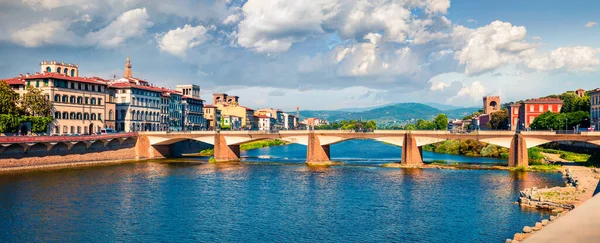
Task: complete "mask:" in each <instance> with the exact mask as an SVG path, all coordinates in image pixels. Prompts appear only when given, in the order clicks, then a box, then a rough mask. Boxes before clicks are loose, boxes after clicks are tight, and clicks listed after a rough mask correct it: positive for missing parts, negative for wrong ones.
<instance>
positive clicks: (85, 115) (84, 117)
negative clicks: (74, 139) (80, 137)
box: [83, 112, 90, 120]
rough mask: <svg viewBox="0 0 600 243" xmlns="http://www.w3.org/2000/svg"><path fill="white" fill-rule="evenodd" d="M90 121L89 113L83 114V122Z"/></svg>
mask: <svg viewBox="0 0 600 243" xmlns="http://www.w3.org/2000/svg"><path fill="white" fill-rule="evenodd" d="M89 119H90V114H89V113H87V112H86V113H83V120H89Z"/></svg>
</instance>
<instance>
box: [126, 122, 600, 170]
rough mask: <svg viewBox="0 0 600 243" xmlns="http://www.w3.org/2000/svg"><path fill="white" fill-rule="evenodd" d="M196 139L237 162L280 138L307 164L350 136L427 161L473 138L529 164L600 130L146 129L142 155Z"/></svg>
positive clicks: (594, 138) (598, 137)
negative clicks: (537, 154)
mask: <svg viewBox="0 0 600 243" xmlns="http://www.w3.org/2000/svg"><path fill="white" fill-rule="evenodd" d="M188 139H190V140H196V141H200V142H204V143H208V144H212V145H214V157H215V159H216V160H217V161H219V162H221V161H238V160H239V159H240V144H242V143H247V142H252V141H256V140H265V139H279V140H283V141H286V142H290V143H298V144H303V145H306V146H307V154H306V160H307V163H323V162H328V161H330V145H332V144H335V143H339V142H343V141H346V140H350V139H372V140H376V141H380V142H384V143H389V144H393V145H397V146H401V147H402V158H401V163H402V164H404V165H419V164H422V163H423V160H422V156H421V154H422V151H421V148H420V147H421V146H423V145H427V144H432V143H437V142H441V141H445V140H461V139H474V140H478V141H481V142H486V143H489V144H494V145H498V146H502V147H506V148H509V159H508V165H509V166H511V167H514V166H528V165H529V163H528V159H527V158H528V155H527V148H531V147H534V146H537V145H541V144H544V143H548V142H553V141H582V142H588V143H591V144H595V145H600V132H584V133H581V134H556V133H555V132H520V133H518V134H516V133H515V132H514V131H479V132H473V133H464V134H463V133H460V134H459V133H450V132H448V131H398V130H376V131H374V132H366V133H363V132H352V131H339V130H333V131H330V130H316V131H280V132H276V133H265V132H255V131H250V132H248V131H221V132H212V131H194V132H186V133H165V132H141V133H139V137H138V140H137V144H136V152H137V153H138V155H137V156H138V157H139V158H161V157H169V156H171V154H170V145H172V144H174V143H177V142H180V141H183V140H188Z"/></svg>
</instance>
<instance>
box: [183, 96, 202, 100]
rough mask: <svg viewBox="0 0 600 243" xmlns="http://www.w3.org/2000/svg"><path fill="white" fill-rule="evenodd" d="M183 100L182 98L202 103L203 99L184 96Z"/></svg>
mask: <svg viewBox="0 0 600 243" xmlns="http://www.w3.org/2000/svg"><path fill="white" fill-rule="evenodd" d="M183 98H184V99H191V100H200V101H204V100H203V99H200V98H194V97H192V96H189V95H184V96H183Z"/></svg>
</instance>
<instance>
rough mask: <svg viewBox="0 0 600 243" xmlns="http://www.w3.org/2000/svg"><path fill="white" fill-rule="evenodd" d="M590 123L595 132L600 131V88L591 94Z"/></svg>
mask: <svg viewBox="0 0 600 243" xmlns="http://www.w3.org/2000/svg"><path fill="white" fill-rule="evenodd" d="M590 119H591V120H590V122H591V125H592V127H594V130H596V131H598V129H600V88H596V89H594V90H592V91H591V92H590Z"/></svg>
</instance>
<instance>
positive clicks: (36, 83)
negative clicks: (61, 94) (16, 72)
mask: <svg viewBox="0 0 600 243" xmlns="http://www.w3.org/2000/svg"><path fill="white" fill-rule="evenodd" d="M35 87H36V88H39V87H40V81H39V80H36V81H35Z"/></svg>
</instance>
